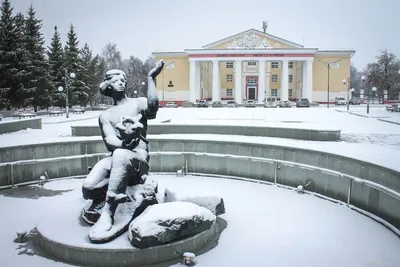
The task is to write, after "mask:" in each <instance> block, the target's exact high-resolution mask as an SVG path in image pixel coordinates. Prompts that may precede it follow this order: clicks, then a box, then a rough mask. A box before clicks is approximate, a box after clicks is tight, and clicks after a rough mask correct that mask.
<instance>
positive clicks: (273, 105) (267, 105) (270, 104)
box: [264, 97, 278, 108]
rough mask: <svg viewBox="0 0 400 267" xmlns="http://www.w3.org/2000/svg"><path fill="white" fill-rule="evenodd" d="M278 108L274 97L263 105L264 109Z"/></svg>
mask: <svg viewBox="0 0 400 267" xmlns="http://www.w3.org/2000/svg"><path fill="white" fill-rule="evenodd" d="M277 106H278V101H277V99H276V97H268V98H267V99H266V101H265V103H264V108H276V107H277Z"/></svg>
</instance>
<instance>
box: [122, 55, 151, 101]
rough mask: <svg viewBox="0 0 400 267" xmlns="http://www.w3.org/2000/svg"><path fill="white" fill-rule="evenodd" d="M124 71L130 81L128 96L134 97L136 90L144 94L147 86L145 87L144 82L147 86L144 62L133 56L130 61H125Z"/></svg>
mask: <svg viewBox="0 0 400 267" xmlns="http://www.w3.org/2000/svg"><path fill="white" fill-rule="evenodd" d="M124 71H125V73H126V76H127V79H128V90H127V95H129V96H132V94H133V92H134V91H135V90H136V91H137V92H139V93H142V94H143V90H144V88H145V87H146V86H143V85H142V82H145V83H146V84H147V80H146V72H144V68H143V62H142V61H141V60H140V59H139V58H137V57H134V56H131V57H130V58H129V59H128V60H124ZM142 94H141V95H142Z"/></svg>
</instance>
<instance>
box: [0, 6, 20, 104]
mask: <svg viewBox="0 0 400 267" xmlns="http://www.w3.org/2000/svg"><path fill="white" fill-rule="evenodd" d="M0 11H1V17H0V109H3V108H7V109H11V105H12V103H13V102H14V101H13V100H14V99H15V92H16V91H17V90H18V81H17V80H16V79H15V74H16V73H17V72H18V58H17V53H15V52H16V51H15V48H16V47H17V44H18V32H17V27H16V24H15V19H14V17H13V15H12V11H13V8H12V7H11V3H10V1H9V0H4V1H3V2H2V3H1V8H0Z"/></svg>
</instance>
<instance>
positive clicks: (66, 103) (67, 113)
mask: <svg viewBox="0 0 400 267" xmlns="http://www.w3.org/2000/svg"><path fill="white" fill-rule="evenodd" d="M69 77H70V78H71V79H75V73H73V72H71V73H70V74H69ZM58 91H59V92H62V91H64V88H63V87H62V86H59V87H58ZM65 95H66V99H65V116H66V118H69V100H68V98H69V88H68V71H67V70H65Z"/></svg>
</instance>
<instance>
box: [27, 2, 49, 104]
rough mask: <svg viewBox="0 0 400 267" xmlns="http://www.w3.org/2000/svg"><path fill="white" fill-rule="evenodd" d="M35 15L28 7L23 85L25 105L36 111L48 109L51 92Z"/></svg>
mask: <svg viewBox="0 0 400 267" xmlns="http://www.w3.org/2000/svg"><path fill="white" fill-rule="evenodd" d="M35 15H36V12H35V11H34V9H33V7H32V6H30V8H29V9H28V17H27V19H26V25H25V48H26V50H27V53H28V55H27V59H28V60H27V65H26V76H25V78H26V79H25V83H24V85H25V92H26V93H27V95H28V96H29V97H28V98H27V99H26V104H30V105H32V106H33V107H34V108H35V111H36V110H37V107H38V106H46V107H48V106H49V105H50V104H51V97H52V95H51V93H52V92H53V91H52V87H51V77H50V75H49V73H48V69H49V66H48V62H47V59H46V56H45V48H44V38H43V36H42V33H41V32H40V29H41V27H42V24H41V20H38V19H37V18H36V17H35Z"/></svg>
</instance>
